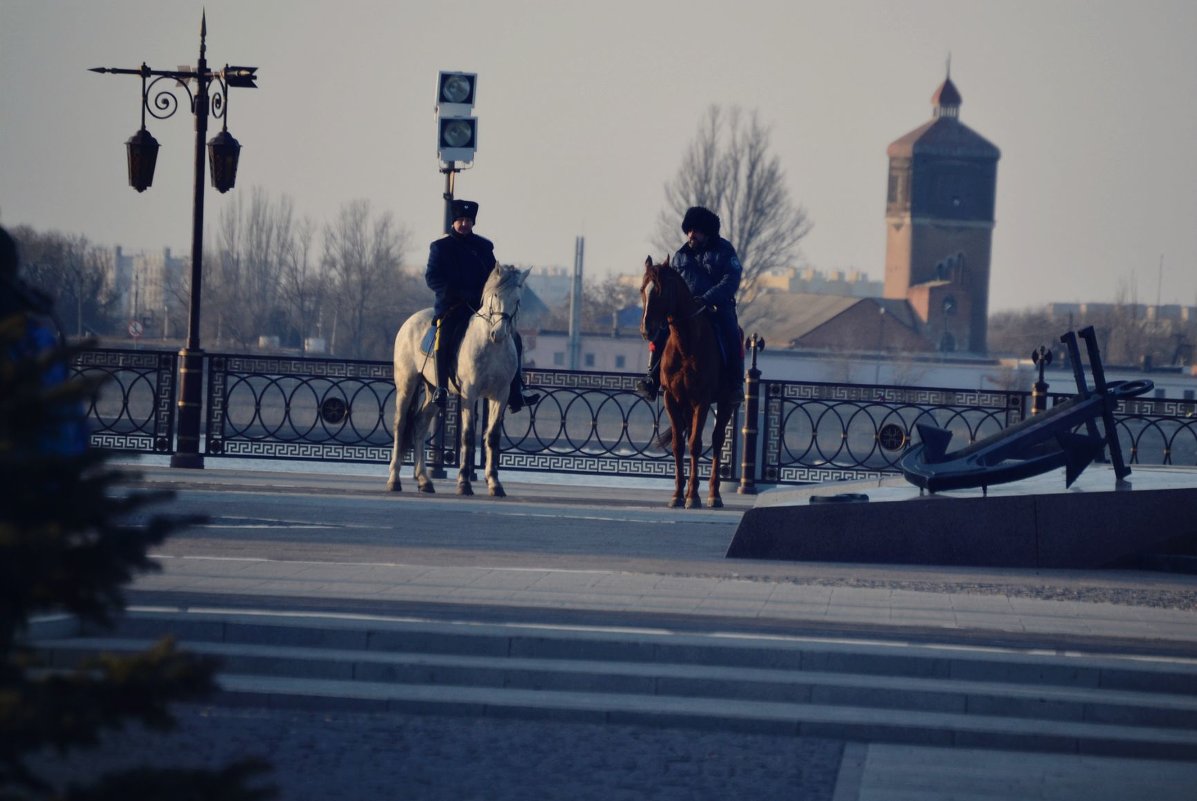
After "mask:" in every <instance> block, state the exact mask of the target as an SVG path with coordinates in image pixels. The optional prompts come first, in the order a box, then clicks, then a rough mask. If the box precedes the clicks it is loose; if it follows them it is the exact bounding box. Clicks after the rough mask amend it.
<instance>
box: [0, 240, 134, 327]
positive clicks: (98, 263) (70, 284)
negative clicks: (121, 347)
mask: <svg viewBox="0 0 1197 801" xmlns="http://www.w3.org/2000/svg"><path fill="white" fill-rule="evenodd" d="M11 234H12V237H13V239H15V240H16V242H17V245H18V247H19V248H20V250H21V260H22V264H23V267H22V270H21V273H22V277H23V278H24V279H25V280H26V281H28V282H29V283H30V284H31V285H33V286H34V287H37V288H38V289H39V290H41V291H42V292H44V293H46V294H47V295H49V296H50V297H51V298H53V299H54V306H55V310H56V312H57V314H58V316H59V318H60V320H61V323H62V326H63V329H64V330H63V333H64V334H67V335H69V336H83V335H85V334H88V333H89V332H90V333H100V334H107V333H111V332H112V331H114V330H115V329H116V327H117V322H118V318H119V315H120V309H119V308H118V306H119V297H118V294H117V292H116V291H115V290H114V278H115V276H114V269H113V264H112V261H113V258H112V251H111V250H109V249H106V248H102V247H99V246H97V245H93V244H92V243H91V242H89V241H88V239H87V238H86V237H84V236H77V235H76V236H71V235H67V234H63V233H60V232H58V231H49V232H44V233H42V232H38V231H35V230H34V229H32V228H29V227H27V226H18V227H17V228H15V229H13V230H12V231H11Z"/></svg>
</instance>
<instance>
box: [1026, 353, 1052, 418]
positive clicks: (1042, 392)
mask: <svg viewBox="0 0 1197 801" xmlns="http://www.w3.org/2000/svg"><path fill="white" fill-rule="evenodd" d="M1031 362H1032V363H1033V364H1034V365H1035V366H1036V367H1038V368H1039V380H1038V381H1036V382H1035V383H1034V385H1033V386H1032V387H1031V414H1032V415H1036V414H1039V413H1040V412H1044V411H1047V382H1046V381H1044V380H1043V370H1044V368H1046V367H1047V366H1048V365H1049V364H1051V363H1052V352H1051V351H1050V350H1048V349H1047V348H1045V347H1044V346H1043V345H1040V346H1039V347H1038V348H1036V349H1035V350H1033V351H1031Z"/></svg>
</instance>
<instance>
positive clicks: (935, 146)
mask: <svg viewBox="0 0 1197 801" xmlns="http://www.w3.org/2000/svg"><path fill="white" fill-rule="evenodd" d="M963 102H964V100H963V98H962V97H961V96H960V90H959V89H957V88H956V84H954V83H952V77H951V73H950V70H949V74H948V77H946V78H944V82H943V83H941V84H940V85H939V88H938V89H936V90H935V94H933V95H932V96H931V104H932V107H933V111H934V116H933V117H932V119H931V121H930V122H927V123H925V124H923V125H921V126H919V127H918V128H915V129H914V130H913V131H911V132H910V133H908V134H906V135H905V136H903V137H901V138H900V139H897V140H895V141H894V142H892V143H891V144H890V146H889V148H888V149H887V150H886V153H887V154H888V155H889V157H890V158H895V157H896V158H911V157H913V156H914V155H916V154H917V155H932V156H952V157H960V156H964V157H968V158H981V159H993V160H994V161H997V160H998V159H999V158H1001V156H1002V153H1001V151H1000V150H998V149H997V146H996V145H994V144H993V143H992V142H990V141H989V140H988V139H986V138H985V137H983V136H981V135H980V134H979V133H977V132H976V131H974V130H973V129H971V128H969V127H968V126H967V125H965V124H964V123H962V122H961V121H960V106H961V104H962V103H963Z"/></svg>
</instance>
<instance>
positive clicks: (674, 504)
mask: <svg viewBox="0 0 1197 801" xmlns="http://www.w3.org/2000/svg"><path fill="white" fill-rule="evenodd" d="M665 506H666V507H668V508H669V509H680V508H682V499H681V498H679V497H677V496H676V495H675V496H674V497H672V498H670V499H669V503H667V504H665Z"/></svg>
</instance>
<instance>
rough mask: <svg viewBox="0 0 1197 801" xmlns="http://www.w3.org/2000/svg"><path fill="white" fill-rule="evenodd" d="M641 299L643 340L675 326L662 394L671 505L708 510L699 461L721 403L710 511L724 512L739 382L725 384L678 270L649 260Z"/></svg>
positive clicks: (706, 328)
mask: <svg viewBox="0 0 1197 801" xmlns="http://www.w3.org/2000/svg"><path fill="white" fill-rule="evenodd" d="M640 299H641V301H642V302H643V304H644V316H643V317H642V318H641V319H640V334H641V336H643V337H644V338H645V339H649V340H651V339H652V338H653V335H654V334H655V333H656V332H657V331H660V330H661V328H662V326H665V325H668V326H669V340H668V341H667V342H666V344H665V351H664V352H663V353H662V354H661V391H662V392H663V393H664V395H665V411H666V412H668V413H669V422H670V424H671V426H672V431H673V437H672V441H673V461H674V490H673V497H672V498H671V499H670V501H669V505H670V506H681V505H682V498H683V497H684V498H685V505H686V508H687V509H692V508H694V507H696V506H701V505H702V503H701V501H699V498H698V460H699V457H701V456H702V432H703V427H704V426H705V425H706V422H707V414H708V412H709V411H710V408H711V404H712V403H715V404H716V411H715V430H714V433H713V434H712V435H711V485H710V492H709V494H708V496H707V505H708V506H710V507H711V508H713V509H715V508H719V507H721V506H723V498H722V497H721V496H720V495H719V459H720V455H721V453H722V451H723V440H724V435H725V433H726V431H727V421H728V420H730V419H731V418H732V415H733V414H734V413H735V410H736V407H737V406H739V405H740V393H739V392H738V390H737V387H736V384H735V382H731V381H724V380H722V375H721V373H722V371H723V369H724V368H722V367H721V364H722V359H721V357H720V355H719V341H718V337H717V334H716V332H715V327H714V325H712V323H711V321H710V319H709V317H708V316H707V314H706V313H705V312H704V307H703V305H702V304H701V303H700V302H698V301H697V300H695V299H694V297H693V296H692V295H691V294H690V289H689V288H688V287H687V286H686V282H685V281H683V280H682V277H681V276H680V275H678V273H677V272H676V271H675V270H673V269H672V268H670V266H669V265H668V264H667V263H664V264H653V260H652V257H649V258H647V259H645V260H644V282H643V283H642V284H641V285H640ZM683 438H685V440H683ZM686 447H688V448H689V450H690V480H689V482H688V483H687V482H686V471H685V466H684V464H683V462H682V456H683V453H684V448H686ZM683 484H684V487H683Z"/></svg>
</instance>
